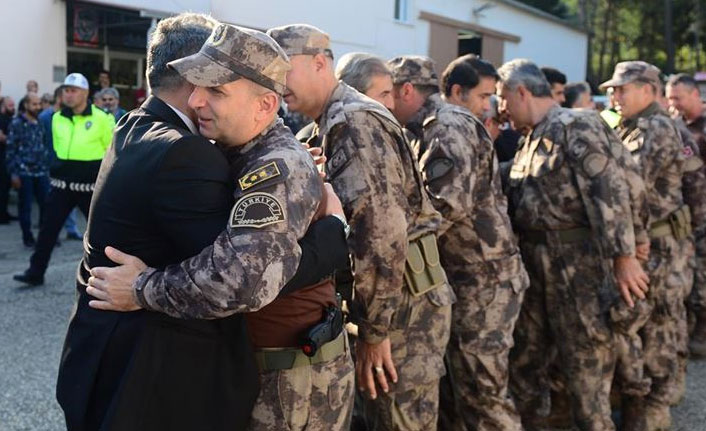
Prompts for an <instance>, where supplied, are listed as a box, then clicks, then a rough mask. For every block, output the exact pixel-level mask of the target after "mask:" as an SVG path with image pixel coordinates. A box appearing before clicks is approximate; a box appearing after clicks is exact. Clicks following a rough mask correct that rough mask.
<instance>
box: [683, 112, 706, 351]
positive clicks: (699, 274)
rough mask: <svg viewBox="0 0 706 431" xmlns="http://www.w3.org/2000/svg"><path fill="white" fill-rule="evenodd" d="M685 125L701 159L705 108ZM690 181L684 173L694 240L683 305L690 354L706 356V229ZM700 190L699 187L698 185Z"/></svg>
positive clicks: (704, 156)
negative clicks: (690, 287) (689, 287)
mask: <svg viewBox="0 0 706 431" xmlns="http://www.w3.org/2000/svg"><path fill="white" fill-rule="evenodd" d="M686 127H687V128H688V129H689V131H690V132H691V134H692V136H693V138H694V140H695V141H696V145H697V147H698V149H699V154H700V155H701V158H702V160H706V111H704V112H702V114H701V116H699V117H698V118H697V119H695V120H693V121H690V122H688V123H687V124H686ZM690 182H692V180H690V179H689V178H688V177H687V175H685V176H684V183H685V184H684V200H685V201H687V204H688V205H689V208H691V211H692V221H693V222H694V223H693V226H694V242H695V245H696V256H695V266H694V286H693V287H694V288H693V290H692V291H691V295H689V297H688V299H687V307H688V310H689V313H690V319H692V320H693V321H694V323H695V325H696V327H695V328H694V329H693V330H694V333H693V334H692V340H691V345H690V349H691V352H692V354H695V355H698V356H706V229H704V228H703V227H700V226H703V225H702V224H700V223H699V220H701V217H702V216H701V215H700V214H699V211H698V210H696V209H695V208H694V206H699V205H698V203H695V202H694V203H692V202H690V200H694V199H698V198H700V197H701V196H703V193H689V192H688V191H687V190H686V188H687V187H690V188H693V189H694V191H696V190H698V188H697V187H696V186H693V187H692V186H688V185H687V183H690ZM701 190H703V189H701Z"/></svg>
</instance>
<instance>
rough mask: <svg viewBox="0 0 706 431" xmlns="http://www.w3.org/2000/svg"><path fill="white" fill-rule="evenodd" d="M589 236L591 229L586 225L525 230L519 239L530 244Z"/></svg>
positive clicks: (582, 238) (564, 240) (569, 241)
mask: <svg viewBox="0 0 706 431" xmlns="http://www.w3.org/2000/svg"><path fill="white" fill-rule="evenodd" d="M590 238H591V229H589V228H587V227H577V228H574V229H563V230H549V231H543V230H526V231H522V233H521V234H520V239H521V240H522V241H526V242H529V243H532V244H549V243H550V242H552V241H559V242H560V243H562V244H568V243H572V242H581V241H585V240H587V239H590Z"/></svg>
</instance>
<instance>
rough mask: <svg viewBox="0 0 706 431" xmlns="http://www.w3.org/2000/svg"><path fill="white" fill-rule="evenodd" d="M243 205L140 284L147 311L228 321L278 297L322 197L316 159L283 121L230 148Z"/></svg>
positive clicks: (140, 279) (146, 274) (292, 271)
mask: <svg viewBox="0 0 706 431" xmlns="http://www.w3.org/2000/svg"><path fill="white" fill-rule="evenodd" d="M226 155H227V157H228V160H229V163H230V165H231V171H232V172H233V176H234V179H235V181H236V185H235V192H234V194H235V205H234V206H233V210H232V211H231V215H230V217H229V221H228V224H227V225H226V226H225V230H224V231H223V232H222V233H221V234H220V235H219V236H218V238H216V241H215V242H214V244H213V245H211V246H209V247H206V248H205V249H204V250H203V251H201V253H199V254H198V255H196V256H194V257H191V258H189V259H187V260H185V261H183V262H181V263H180V264H177V265H170V266H168V267H166V268H165V269H164V270H163V271H159V270H156V269H153V268H149V269H147V270H146V271H144V272H143V273H142V274H140V276H139V277H138V278H137V280H136V281H135V283H134V287H135V289H136V291H137V298H138V303H139V304H140V306H142V307H143V308H145V309H148V310H154V311H160V312H163V313H166V314H168V315H170V316H174V317H178V318H198V319H209V318H220V317H225V316H228V315H231V314H233V313H238V312H248V311H255V310H258V309H260V308H262V307H264V306H265V305H267V304H269V303H270V302H272V301H273V300H274V299H275V298H276V297H277V295H278V293H279V291H280V289H281V288H282V287H283V286H284V285H285V284H286V283H287V281H288V280H289V279H290V278H292V276H294V274H295V273H296V270H297V267H298V266H299V258H300V257H301V248H300V247H299V244H298V243H297V241H298V240H299V239H300V238H302V237H303V236H304V234H305V233H306V230H307V228H308V227H309V224H310V222H311V220H312V218H313V216H314V214H315V213H316V211H317V208H318V205H319V202H320V201H321V197H322V187H321V179H320V178H319V176H318V173H317V171H316V167H315V166H314V162H313V160H312V158H311V156H309V154H308V153H307V152H306V150H304V148H303V147H302V146H301V144H300V143H299V142H298V141H297V140H296V139H295V138H294V136H293V135H292V133H291V131H290V130H289V129H288V128H287V127H286V126H284V124H283V123H282V120H281V119H277V120H276V121H275V122H274V123H273V124H272V125H271V126H270V127H268V128H267V129H266V130H265V131H263V132H262V133H261V134H260V135H258V136H257V137H256V138H255V139H253V140H252V141H250V142H249V143H247V144H246V145H243V146H240V147H235V148H229V149H228V150H227V152H226Z"/></svg>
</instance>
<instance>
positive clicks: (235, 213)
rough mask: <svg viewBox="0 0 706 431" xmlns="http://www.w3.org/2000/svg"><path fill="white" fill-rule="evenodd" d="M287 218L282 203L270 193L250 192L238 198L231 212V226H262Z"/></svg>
mask: <svg viewBox="0 0 706 431" xmlns="http://www.w3.org/2000/svg"><path fill="white" fill-rule="evenodd" d="M285 220H286V217H285V214H284V209H283V207H282V204H281V203H280V202H279V200H277V198H276V197H274V196H272V195H271V194H269V193H262V192H258V193H250V194H249V195H245V196H243V197H242V198H240V199H238V202H236V203H235V205H234V206H233V210H232V211H231V213H230V227H231V228H237V227H254V228H258V229H259V228H261V227H265V226H269V225H271V224H275V223H280V222H283V221H285Z"/></svg>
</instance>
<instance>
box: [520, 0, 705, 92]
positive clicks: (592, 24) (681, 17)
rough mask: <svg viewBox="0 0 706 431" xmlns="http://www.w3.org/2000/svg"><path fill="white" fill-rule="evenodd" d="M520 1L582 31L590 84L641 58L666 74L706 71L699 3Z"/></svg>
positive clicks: (693, 0) (677, 0) (686, 0)
mask: <svg viewBox="0 0 706 431" xmlns="http://www.w3.org/2000/svg"><path fill="white" fill-rule="evenodd" d="M521 1H522V2H523V3H526V4H529V5H531V6H535V7H537V8H539V9H541V10H544V11H546V12H549V13H552V14H554V15H557V16H559V17H562V18H564V19H567V20H569V21H572V22H574V23H575V24H577V25H579V26H581V27H583V28H584V29H586V31H587V32H588V38H589V46H588V62H587V63H588V66H587V70H586V77H587V80H588V81H589V82H591V83H592V84H594V85H596V84H599V83H600V82H602V81H604V80H606V79H608V78H609V77H610V75H611V74H612V72H613V67H614V66H615V64H616V63H617V62H619V61H623V60H644V61H647V62H649V63H652V64H654V65H656V66H658V67H659V68H660V69H662V71H663V72H665V73H667V74H669V73H675V72H687V73H693V72H695V71H699V70H704V69H706V52H704V46H703V43H702V42H703V40H704V36H706V20H705V19H704V18H705V14H706V4H705V2H704V0H556V1H552V0H521ZM559 4H561V5H563V8H564V9H563V12H561V10H562V9H561V6H560V5H559Z"/></svg>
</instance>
